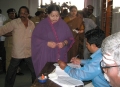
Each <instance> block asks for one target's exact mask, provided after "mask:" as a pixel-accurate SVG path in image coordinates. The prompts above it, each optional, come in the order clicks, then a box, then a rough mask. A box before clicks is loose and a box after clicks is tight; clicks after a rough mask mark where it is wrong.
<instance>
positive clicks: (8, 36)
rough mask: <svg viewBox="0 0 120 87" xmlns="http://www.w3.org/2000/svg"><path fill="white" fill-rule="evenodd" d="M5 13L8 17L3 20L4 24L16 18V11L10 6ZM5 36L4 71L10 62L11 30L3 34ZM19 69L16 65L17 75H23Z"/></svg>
mask: <svg viewBox="0 0 120 87" xmlns="http://www.w3.org/2000/svg"><path fill="white" fill-rule="evenodd" d="M7 13H8V17H9V19H8V20H6V21H5V22H4V25H5V24H6V23H8V22H10V21H11V20H13V19H16V18H17V13H16V11H15V9H14V8H10V9H8V10H7ZM4 36H5V37H6V38H5V43H4V47H5V51H6V71H7V69H8V66H9V64H10V60H11V53H12V52H11V51H12V45H13V40H12V39H13V37H12V32H9V33H7V34H5V35H4ZM20 71H21V69H20V67H18V69H17V75H23V73H21V72H20Z"/></svg>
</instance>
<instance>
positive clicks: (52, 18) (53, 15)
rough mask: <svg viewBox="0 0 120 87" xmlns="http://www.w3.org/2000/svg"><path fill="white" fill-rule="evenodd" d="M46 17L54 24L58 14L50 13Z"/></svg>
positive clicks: (56, 12)
mask: <svg viewBox="0 0 120 87" xmlns="http://www.w3.org/2000/svg"><path fill="white" fill-rule="evenodd" d="M48 17H49V18H50V20H51V22H52V23H56V22H57V21H58V20H59V18H60V14H59V12H58V11H52V12H51V13H50V14H48Z"/></svg>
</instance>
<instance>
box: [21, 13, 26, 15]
mask: <svg viewBox="0 0 120 87" xmlns="http://www.w3.org/2000/svg"><path fill="white" fill-rule="evenodd" d="M20 15H28V13H20Z"/></svg>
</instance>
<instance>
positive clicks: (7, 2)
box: [0, 0, 38, 17]
mask: <svg viewBox="0 0 120 87" xmlns="http://www.w3.org/2000/svg"><path fill="white" fill-rule="evenodd" d="M21 6H27V7H28V8H29V10H30V15H31V16H34V14H35V12H36V11H37V7H38V0H0V9H1V10H2V14H4V15H5V16H6V17H7V12H6V11H7V9H9V8H14V9H15V10H16V11H17V12H18V10H19V8H20V7H21Z"/></svg>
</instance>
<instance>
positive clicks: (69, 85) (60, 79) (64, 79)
mask: <svg viewBox="0 0 120 87" xmlns="http://www.w3.org/2000/svg"><path fill="white" fill-rule="evenodd" d="M69 65H70V66H71V65H72V67H73V64H71V63H70V64H68V66H69ZM74 67H75V66H74ZM79 67H80V66H79ZM77 68H78V66H77ZM52 74H53V75H54V74H57V78H56V79H55V78H51V77H50V78H49V79H50V80H52V81H53V82H55V83H57V84H58V85H60V86H62V87H75V86H80V85H84V83H83V82H82V81H81V80H77V79H74V78H72V77H70V76H69V75H68V74H67V73H66V72H64V70H62V69H61V68H60V67H59V66H58V65H57V66H56V69H55V72H52V73H51V75H52Z"/></svg>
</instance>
